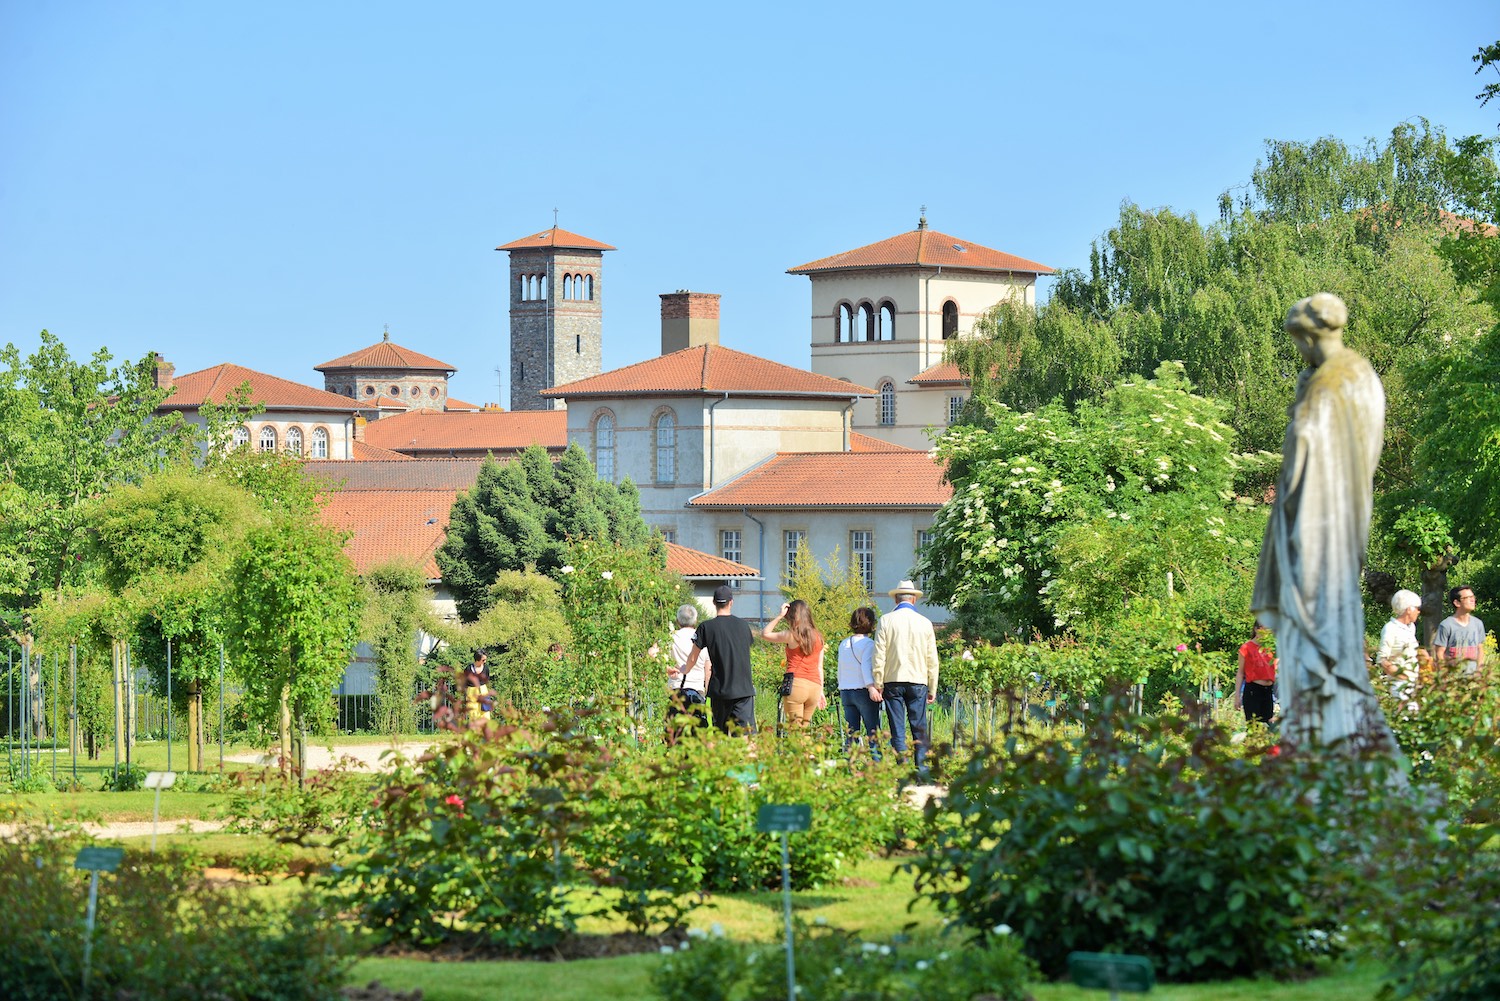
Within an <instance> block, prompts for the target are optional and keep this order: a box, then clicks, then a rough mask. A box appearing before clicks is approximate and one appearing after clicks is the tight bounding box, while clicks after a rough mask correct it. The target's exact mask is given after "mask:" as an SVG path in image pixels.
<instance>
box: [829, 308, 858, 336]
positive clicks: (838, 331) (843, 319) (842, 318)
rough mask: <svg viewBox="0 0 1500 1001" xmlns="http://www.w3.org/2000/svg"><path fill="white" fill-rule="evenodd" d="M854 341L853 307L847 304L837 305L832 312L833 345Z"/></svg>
mask: <svg viewBox="0 0 1500 1001" xmlns="http://www.w3.org/2000/svg"><path fill="white" fill-rule="evenodd" d="M853 339H854V307H852V306H850V305H849V304H848V303H847V302H841V303H839V308H838V309H837V310H835V312H834V321H833V343H835V344H843V343H844V342H845V341H850V340H853Z"/></svg>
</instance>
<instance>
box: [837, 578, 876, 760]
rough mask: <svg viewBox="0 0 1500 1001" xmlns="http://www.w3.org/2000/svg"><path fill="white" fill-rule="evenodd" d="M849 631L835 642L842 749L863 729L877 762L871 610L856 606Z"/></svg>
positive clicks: (846, 747)
mask: <svg viewBox="0 0 1500 1001" xmlns="http://www.w3.org/2000/svg"><path fill="white" fill-rule="evenodd" d="M849 631H850V632H852V633H853V634H854V635H853V636H850V637H849V638H848V639H846V640H844V642H842V643H840V644H839V701H840V702H842V703H843V705H844V722H845V723H846V724H847V727H848V729H847V731H846V733H845V737H844V748H845V749H846V750H847V749H848V748H849V746H850V745H851V744H853V743H854V741H855V739H856V738H857V737H858V736H859V733H860V730H861V729H863V730H864V733H865V740H866V741H867V743H868V746H869V748H870V756H871V757H872V758H874V759H875V760H877V761H879V760H880V747H879V743H878V738H879V736H880V689H878V688H876V687H875V674H874V662H875V641H874V640H873V639H871V638H870V634H871V633H873V632H874V631H875V612H874V610H873V609H869V608H856V609H855V610H854V613H853V614H852V615H850V616H849Z"/></svg>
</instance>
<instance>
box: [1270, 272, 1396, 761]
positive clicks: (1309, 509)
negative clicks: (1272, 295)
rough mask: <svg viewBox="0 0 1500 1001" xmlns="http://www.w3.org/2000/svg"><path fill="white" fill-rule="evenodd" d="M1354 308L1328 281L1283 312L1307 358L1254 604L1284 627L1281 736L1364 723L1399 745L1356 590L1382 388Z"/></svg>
mask: <svg viewBox="0 0 1500 1001" xmlns="http://www.w3.org/2000/svg"><path fill="white" fill-rule="evenodd" d="M1348 317H1349V312H1348V310H1347V309H1346V308H1345V306H1344V303H1343V301H1342V300H1340V299H1339V298H1338V297H1337V296H1335V295H1330V294H1328V293H1326V292H1321V293H1319V294H1317V295H1315V296H1312V297H1311V298H1309V299H1303V300H1302V301H1301V302H1299V303H1297V304H1296V305H1295V306H1293V307H1292V308H1291V310H1290V311H1289V312H1288V313H1287V317H1286V324H1285V326H1286V331H1287V333H1289V334H1290V335H1291V336H1292V340H1293V341H1295V342H1296V344H1297V350H1298V351H1300V352H1301V354H1302V357H1303V358H1304V359H1305V360H1306V361H1307V368H1305V369H1303V370H1302V373H1301V374H1300V375H1299V376H1298V377H1297V395H1296V398H1295V400H1294V401H1293V402H1292V406H1291V408H1290V409H1289V410H1288V412H1287V413H1288V416H1289V417H1290V423H1289V424H1288V425H1287V429H1286V440H1285V442H1284V443H1283V444H1282V464H1281V475H1280V477H1279V479H1278V480H1277V481H1276V500H1275V503H1274V504H1273V505H1272V508H1271V520H1270V523H1269V524H1267V525H1266V537H1265V542H1264V543H1263V544H1262V546H1261V551H1260V566H1259V569H1258V571H1257V573H1256V577H1255V593H1254V595H1253V597H1252V599H1251V609H1252V610H1253V611H1254V613H1255V615H1256V617H1257V618H1259V619H1260V621H1261V622H1263V623H1265V625H1266V626H1268V627H1269V628H1270V629H1271V630H1272V631H1273V632H1274V633H1275V634H1276V653H1277V656H1278V657H1279V658H1280V671H1279V677H1280V679H1281V683H1282V693H1281V702H1282V710H1283V714H1284V719H1283V722H1282V728H1281V729H1282V737H1283V739H1284V740H1286V741H1287V742H1289V743H1290V744H1292V745H1293V746H1314V745H1317V746H1324V747H1337V746H1339V745H1342V744H1345V742H1347V741H1348V740H1349V739H1350V738H1351V737H1354V736H1355V735H1356V734H1359V735H1362V736H1363V737H1364V738H1365V739H1375V740H1381V739H1383V740H1386V741H1390V743H1391V746H1392V747H1394V742H1393V741H1391V739H1390V730H1389V728H1388V727H1387V726H1386V722H1385V716H1384V714H1383V713H1381V711H1380V706H1379V704H1378V703H1377V701H1376V698H1375V691H1374V688H1373V687H1372V686H1371V684H1370V677H1369V671H1368V669H1367V668H1366V666H1365V615H1364V605H1363V602H1362V599H1361V595H1360V571H1361V569H1362V567H1363V565H1364V560H1365V545H1366V543H1367V542H1368V541H1369V537H1370V509H1371V505H1372V500H1373V493H1374V477H1375V466H1376V464H1377V463H1378V462H1379V460H1380V445H1381V438H1382V435H1383V433H1384V428H1385V390H1384V389H1383V388H1382V387H1381V385H1380V379H1379V377H1378V376H1376V374H1375V370H1374V369H1373V368H1371V367H1370V363H1369V362H1368V361H1366V360H1365V359H1364V358H1363V357H1362V356H1360V355H1359V354H1357V353H1356V352H1354V351H1351V350H1350V349H1348V348H1346V347H1344V343H1343V333H1344V326H1345V324H1346V323H1347V322H1348Z"/></svg>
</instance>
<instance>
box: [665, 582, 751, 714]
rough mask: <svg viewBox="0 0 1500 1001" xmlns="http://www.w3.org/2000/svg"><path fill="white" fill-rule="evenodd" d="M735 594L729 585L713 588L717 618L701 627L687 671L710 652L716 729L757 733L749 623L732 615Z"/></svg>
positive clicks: (711, 704) (710, 695) (710, 696)
mask: <svg viewBox="0 0 1500 1001" xmlns="http://www.w3.org/2000/svg"><path fill="white" fill-rule="evenodd" d="M733 608H734V591H733V590H732V589H731V588H729V587H728V586H726V585H723V584H721V585H719V586H718V587H716V588H714V617H713V618H711V619H709V620H708V621H707V622H704V623H702V624H700V625H699V626H698V631H697V632H696V633H694V634H693V648H692V649H691V650H690V651H688V659H687V664H686V666H685V667H684V668H683V670H684V671H691V670H692V669H693V665H695V664H697V663H698V657H699V656H700V655H701V654H703V653H705V652H706V653H707V654H708V658H709V660H710V661H712V662H713V665H714V671H713V674H712V675H710V677H709V679H708V692H707V693H706V694H707V695H708V702H709V708H710V709H711V710H712V712H713V718H714V726H716V727H718V728H719V729H720V730H723V731H724V732H725V733H729V732H730V726H729V724H730V722H731V721H733V723H734V725H735V729H736V730H737V731H746V732H749V733H754V732H755V682H754V680H753V679H752V678H751V677H750V644H751V642H752V640H753V639H754V637H753V634H752V633H751V631H750V623H748V622H746V621H745V620H744V619H741V618H738V617H736V616H735V614H734V612H733Z"/></svg>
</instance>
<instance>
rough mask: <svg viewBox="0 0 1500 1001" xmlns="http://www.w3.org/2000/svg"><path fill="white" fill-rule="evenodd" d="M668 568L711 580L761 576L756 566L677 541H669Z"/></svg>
mask: <svg viewBox="0 0 1500 1001" xmlns="http://www.w3.org/2000/svg"><path fill="white" fill-rule="evenodd" d="M667 569H668V570H670V571H672V572H673V573H676V574H681V575H682V576H684V577H689V578H693V577H699V578H702V577H706V578H708V579H710V580H728V579H730V578H731V577H759V576H760V573H759V571H757V570H756V569H755V568H754V567H747V566H745V564H743V563H736V562H735V561H734V560H726V559H724V558H723V557H722V556H713V555H711V554H709V553H704V552H700V551H699V550H697V549H689V548H688V547H687V546H679V545H678V544H677V543H675V542H669V543H667Z"/></svg>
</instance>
